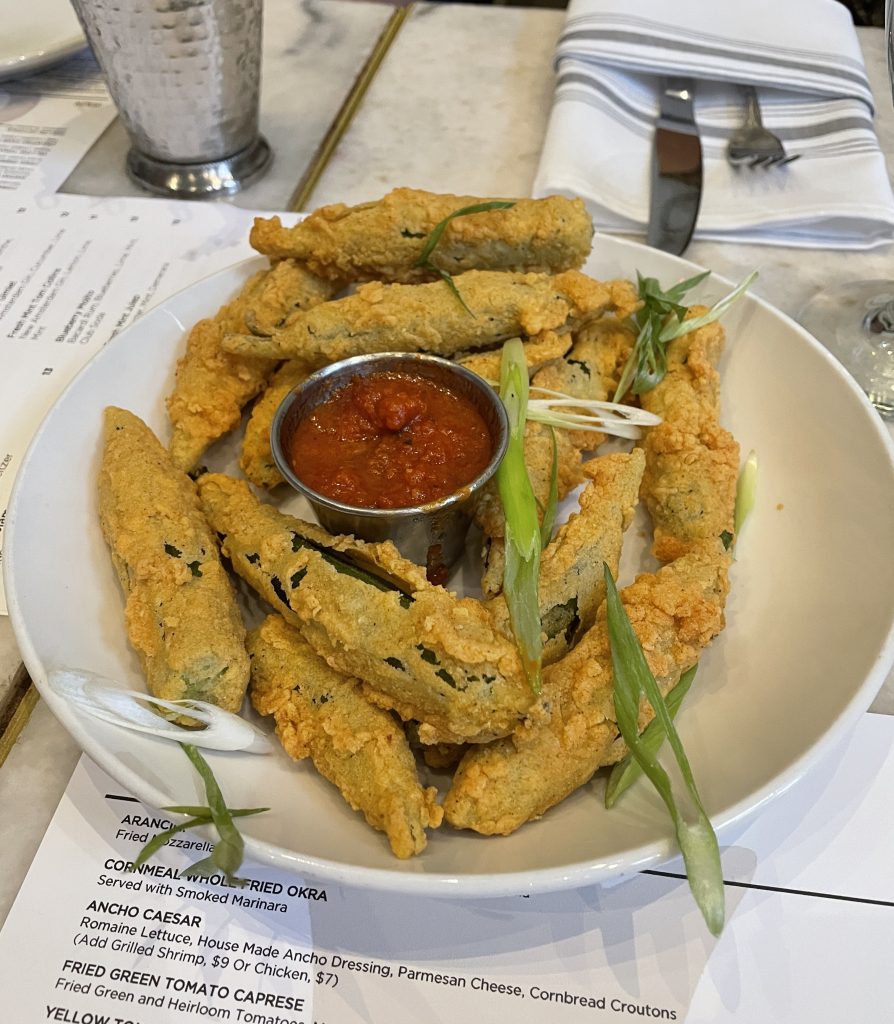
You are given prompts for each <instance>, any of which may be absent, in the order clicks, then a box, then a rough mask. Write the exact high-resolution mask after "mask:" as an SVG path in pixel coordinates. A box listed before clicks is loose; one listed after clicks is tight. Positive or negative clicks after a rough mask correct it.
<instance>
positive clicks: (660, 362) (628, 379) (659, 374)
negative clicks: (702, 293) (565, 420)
mask: <svg viewBox="0 0 894 1024" xmlns="http://www.w3.org/2000/svg"><path fill="white" fill-rule="evenodd" d="M708 274H710V270H705V271H704V272H703V273H701V274H696V275H695V276H694V277H690V278H687V280H685V281H681V282H680V283H679V284H676V285H674V286H673V287H672V288H668V289H667V291H664V290H662V288H661V285H660V284H659V283H658V280H657V279H656V278H654V277H643V276H642V274H640V273H639V272H638V271H637V275H636V283H637V291H638V293H639V297H640V299H641V300H642V303H643V304H642V306H641V307H640V308H639V309H638V310H637V311H636V312H635V313H634V314H633V316H632V317H631V320H632V322H633V326H634V327H635V328H636V331H637V335H636V341H635V342H634V344H633V351H632V352H631V353H630V355H629V357H628V359H627V362H626V363H625V364H624V369H623V370H622V371H621V379H620V381H619V382H618V387H617V388H616V390H615V396H614V397H615V401H616V402H617V401H620V399H621V398H623V397H624V395H626V394H627V392H628V391H630V392H631V393H632V394H634V395H641V394H643V393H644V392H645V391H651V390H652V388H654V387H655V385H656V384H658V383H659V381H661V380H662V379H663V378H664V375H665V373H666V372H667V346H668V345H669V344H670V342H672V341H673V340H674V339H675V338H679V337H681V336H682V335H684V334H688V333H689V332H690V331H695V330H697V329H698V328H699V327H704V326H705V325H706V324H710V323H713V322H714V321H715V320H718V319H719V318H720V317H721V316H723V314H724V313H725V312H726V311H727V310H728V309H729V308H730V306H731V305H732V304H733V303H734V302H736V301H737V300H738V299H739V298H741V297H742V295H744V294H745V292H746V291H747V289H748V288H749V286H750V285H751V282H752V281H753V280H754V279H755V278H756V277H757V271H756V270H755V271H752V272H751V273H750V274H749V275H748V277H746V278H745V280H744V281H742V282H740V283H739V284H738V285H737V286H736V287H735V288H734V289H733V290H732V291H731V292H730V293H729V295H727V296H725V297H724V298H722V299H720V300H719V302H716V303H715V304H714V305H713V306H712V307H711V309H709V310H708V312H707V313H705V314H704V315H702V316H697V317H692V318H691V319H689V320H687V319H686V314H687V312H688V308H687V307H686V306H684V305H682V303H681V300H682V298H683V296H684V295H685V294H686V292H688V291H689V290H690V289H691V288H694V287H695V286H696V285H697V284H700V283H701V282H702V281H704V279H705V278H706V277H707V276H708Z"/></svg>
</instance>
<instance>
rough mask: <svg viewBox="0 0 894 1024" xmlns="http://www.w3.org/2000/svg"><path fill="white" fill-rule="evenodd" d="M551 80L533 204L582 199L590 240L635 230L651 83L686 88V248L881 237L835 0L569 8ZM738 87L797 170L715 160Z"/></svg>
mask: <svg viewBox="0 0 894 1024" xmlns="http://www.w3.org/2000/svg"><path fill="white" fill-rule="evenodd" d="M556 72H557V83H556V94H555V100H554V103H553V109H552V113H551V116H550V122H549V127H548V130H547V135H546V139H545V142H544V147H543V152H542V155H541V160H540V166H539V168H538V172H537V178H536V180H535V184H534V195H547V194H550V193H556V192H559V193H565V194H570V195H580V196H583V198H584V199H585V200H586V201H587V203H588V205H589V207H590V211H591V213H592V214H593V217H594V220H595V222H596V225H597V227H598V228H599V229H600V230H602V231H608V232H617V233H625V234H635V233H640V232H644V231H645V228H646V223H647V220H648V211H649V189H650V168H651V154H652V140H653V135H654V130H655V121H656V118H657V116H658V84H659V79H660V77H661V76H663V75H668V74H670V75H682V76H686V77H690V78H693V79H694V80H695V82H696V100H695V115H696V121H697V123H698V126H699V132H700V135H701V139H702V153H703V161H704V192H703V195H702V203H701V209H700V211H699V219H698V223H697V226H696V232H695V235H696V237H697V238H704V239H713V240H718V241H739V242H758V243H765V244H771V245H789V246H803V247H817V248H842V249H863V248H871V247H873V246H875V245H882V244H885V243H888V242H890V241H891V240H892V239H894V195H892V192H891V185H890V182H889V179H888V175H887V171H886V168H885V161H884V157H883V155H882V153H881V150H880V149H879V144H878V138H877V137H876V134H875V130H874V127H873V120H872V119H873V113H874V105H873V97H872V93H871V90H870V88H869V82H868V80H867V78H866V70H865V67H864V64H863V57H862V54H861V51H860V46H859V42H858V40H857V35H856V32H855V31H854V27H853V25H852V23H851V19H850V15H849V13H848V12H847V10H846V9H845V8H844V7H843V6H842V5H841V4H840V3H838V2H837V0H748V2H744V3H738V4H735V3H732V2H730V0H674V2H673V3H666V2H664V0H572V2H571V4H570V6H569V10H568V19H567V22H566V25H565V29H564V31H563V33H562V35H561V37H560V39H559V46H558V50H557V53H556ZM744 84H751V85H755V86H757V87H758V95H759V98H760V103H761V108H762V111H763V115H764V123H765V125H766V126H767V127H768V128H770V130H771V131H774V132H775V133H776V134H777V135H779V137H780V138H781V139H782V141H783V143H784V145H785V148H786V151H787V152H788V153H798V154H800V159H799V160H797V161H796V162H795V163H792V164H790V165H788V166H786V167H784V168H775V169H772V170H766V171H754V170H750V169H747V168H740V169H735V168H732V167H731V166H730V165H729V164H728V162H727V160H726V145H727V141H728V139H729V136H730V133H731V132H732V131H733V129H734V128H735V127H736V126H737V125H738V124H740V123H741V121H742V119H743V116H744V109H745V104H744V97H743V95H742V90H741V88H740V86H741V85H744ZM881 102H884V103H890V102H891V98H890V97H889V96H887V95H885V96H884V97H882V98H881Z"/></svg>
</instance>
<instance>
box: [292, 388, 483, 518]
mask: <svg viewBox="0 0 894 1024" xmlns="http://www.w3.org/2000/svg"><path fill="white" fill-rule="evenodd" d="M285 454H286V458H287V459H288V461H289V465H290V466H291V467H292V469H293V470H294V472H295V474H296V475H297V476H298V477H299V478H300V479H301V480H303V481H304V483H305V484H307V486H308V487H311V488H313V490H315V491H317V492H318V493H319V494H323V495H325V496H326V497H328V498H334V499H335V500H336V501H340V502H342V503H344V504H346V505H354V506H355V507H359V508H408V507H411V506H413V505H424V504H427V503H428V502H430V501H437V500H438V499H439V498H445V497H446V496H447V495H448V494H452V493H453V492H454V491H456V490H459V489H460V488H461V487H464V486H465V485H466V484H469V483H471V482H472V481H473V480H474V479H475V477H477V476H478V474H479V473H481V472H482V471H483V470H484V469H485V468H486V466H487V464H488V463H489V462H490V459H491V455H492V454H493V440H492V438H491V436H490V431H489V430H488V427H487V423H486V422H485V420H484V417H483V416H482V415H481V413H480V412H479V411H478V410H477V409H476V408H475V405H474V404H473V403H472V402H471V401H470V400H469V399H467V398H465V397H463V396H462V395H459V394H457V393H456V392H454V391H451V390H450V389H449V388H446V387H444V386H442V385H440V384H436V383H435V382H434V381H431V380H428V379H427V378H425V377H415V376H411V375H409V374H403V373H394V372H380V373H371V374H369V375H367V376H356V377H353V378H352V379H351V380H350V381H348V383H347V384H346V385H345V386H344V387H342V388H340V389H339V390H338V391H336V392H335V393H334V394H333V395H332V396H331V397H330V398H329V399H327V400H326V401H325V402H323V403H321V404H320V405H318V406H317V407H316V409H314V411H313V412H312V413H311V415H309V416H307V417H305V419H303V420H301V421H300V422H299V423H298V426H297V427H296V429H295V431H294V433H293V434H292V437H291V440H290V441H289V444H288V448H287V451H286V453H285Z"/></svg>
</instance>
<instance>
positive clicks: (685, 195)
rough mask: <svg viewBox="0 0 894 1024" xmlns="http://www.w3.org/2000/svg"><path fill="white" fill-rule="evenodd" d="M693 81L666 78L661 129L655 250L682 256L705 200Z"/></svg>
mask: <svg viewBox="0 0 894 1024" xmlns="http://www.w3.org/2000/svg"><path fill="white" fill-rule="evenodd" d="M694 92H695V88H694V83H693V81H692V79H690V78H662V79H661V105H660V110H659V115H658V122H657V124H656V126H655V147H654V150H653V157H652V195H651V203H650V208H649V230H648V236H647V237H648V242H649V245H651V246H654V247H655V248H656V249H662V250H664V252H670V253H673V254H674V255H675V256H680V255H681V254H682V253H683V251H684V249H685V248H686V246H687V245H689V240H690V239H691V238H692V232H693V231H694V230H695V222H696V219H697V217H698V208H699V203H700V202H701V196H702V145H701V141H700V140H699V137H698V127H697V125H696V123H695V117H694V115H693V106H692V101H693V97H694Z"/></svg>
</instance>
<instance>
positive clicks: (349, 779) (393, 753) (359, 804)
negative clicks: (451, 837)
mask: <svg viewBox="0 0 894 1024" xmlns="http://www.w3.org/2000/svg"><path fill="white" fill-rule="evenodd" d="M248 651H249V654H250V655H251V701H252V704H253V705H254V707H255V710H256V711H258V712H259V713H260V714H262V715H273V719H274V722H275V723H276V735H277V736H278V737H279V740H280V742H281V743H282V745H283V747H284V749H285V751H286V753H287V754H288V755H289V756H290V757H293V758H294V759H295V760H296V761H298V760H301V759H302V758H305V757H310V759H311V760H312V761H313V764H314V767H315V768H316V769H317V771H318V772H319V773H320V774H321V775H322V776H323V777H324V778H325V779H328V780H329V782H331V783H332V784H333V785H334V786H337V787H338V789H339V791H340V792H341V795H342V796H343V797H344V798H345V800H346V801H347V802H348V804H349V805H350V806H351V807H352V808H353V809H354V810H355V811H361V812H362V813H363V816H364V817H365V818H366V820H367V822H369V824H370V825H372V827H373V828H375V829H378V830H379V831H380V832H384V833H385V834H386V835H387V837H388V842H389V843H390V844H391V849H392V851H393V852H394V854H395V856H396V857H401V858H406V857H412V856H413V855H414V854H417V853H421V852H422V851H423V850H424V849H425V846H426V842H427V840H426V835H425V830H426V829H427V828H436V827H437V826H438V825H439V824H440V823H441V818H442V816H443V812H442V811H441V808H440V806H439V805H438V803H437V801H436V799H435V794H436V790H435V788H434V786H432V787H429V788H427V789H424V788H423V787H422V786H421V785H420V783H419V778H418V776H417V773H416V761H415V758H414V757H413V753H412V751H411V750H410V745H409V743H408V742H407V738H406V736H405V735H404V732H403V729H402V727H401V725H400V723H399V722H398V721H397V720H396V719H395V718H394V716H393V715H391V714H390V713H389V712H388V711H383V710H382V709H381V708H376V707H373V705H372V704H370V703H369V701H368V700H367V699H366V698H365V697H364V696H363V692H362V689H361V686H360V682H359V681H358V680H357V679H352V678H350V677H349V676H344V675H342V674H341V673H339V672H336V671H335V670H334V669H331V668H330V667H329V666H328V665H327V664H326V662H325V661H323V659H322V658H320V657H319V656H318V655H317V654H315V653H314V651H313V649H312V648H311V646H310V645H309V644H308V643H307V641H306V640H305V639H304V638H303V637H302V636H301V634H300V633H299V632H298V630H297V629H295V628H293V627H292V626H290V625H289V624H288V623H287V622H286V621H285V620H284V619H283V618H282V616H280V615H270V616H268V618H267V619H266V620H265V621H264V622H263V623H262V624H261V625H260V626H259V627H258V628H257V629H256V630H253V631H252V632H251V633H249V635H248Z"/></svg>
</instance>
